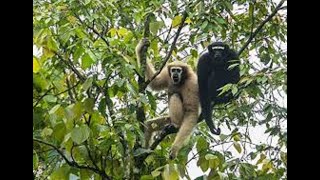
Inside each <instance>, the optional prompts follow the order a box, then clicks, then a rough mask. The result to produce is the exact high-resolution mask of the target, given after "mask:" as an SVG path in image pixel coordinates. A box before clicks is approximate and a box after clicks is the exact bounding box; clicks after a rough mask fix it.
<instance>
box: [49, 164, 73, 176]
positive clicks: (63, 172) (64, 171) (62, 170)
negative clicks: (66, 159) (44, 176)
mask: <svg viewBox="0 0 320 180" xmlns="http://www.w3.org/2000/svg"><path fill="white" fill-rule="evenodd" d="M70 170H71V169H70V166H69V165H67V164H63V165H62V166H61V167H59V168H58V169H57V170H55V171H54V172H53V173H52V174H51V175H50V179H59V180H69V173H70Z"/></svg>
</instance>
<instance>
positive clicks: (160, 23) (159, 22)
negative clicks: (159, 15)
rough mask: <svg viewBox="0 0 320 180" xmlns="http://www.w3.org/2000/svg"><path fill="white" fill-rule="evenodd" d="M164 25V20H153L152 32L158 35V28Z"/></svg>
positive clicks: (151, 24)
mask: <svg viewBox="0 0 320 180" xmlns="http://www.w3.org/2000/svg"><path fill="white" fill-rule="evenodd" d="M163 26H164V24H163V22H162V21H157V22H151V23H150V31H151V33H152V34H154V35H156V34H157V33H158V30H159V29H160V28H161V27H163Z"/></svg>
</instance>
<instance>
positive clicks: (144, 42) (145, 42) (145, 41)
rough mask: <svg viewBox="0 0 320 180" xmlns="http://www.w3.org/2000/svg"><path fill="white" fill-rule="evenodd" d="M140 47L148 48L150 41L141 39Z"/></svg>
mask: <svg viewBox="0 0 320 180" xmlns="http://www.w3.org/2000/svg"><path fill="white" fill-rule="evenodd" d="M141 43H142V46H150V41H149V39H148V38H143V39H141Z"/></svg>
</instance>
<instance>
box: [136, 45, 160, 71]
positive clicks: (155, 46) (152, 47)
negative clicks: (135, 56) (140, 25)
mask: <svg viewBox="0 0 320 180" xmlns="http://www.w3.org/2000/svg"><path fill="white" fill-rule="evenodd" d="M150 48H151V49H152V50H153V52H154V55H155V56H157V55H158V54H159V48H158V41H157V40H156V39H155V40H153V41H151V44H150ZM139 66H140V64H139Z"/></svg>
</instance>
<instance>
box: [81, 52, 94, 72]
mask: <svg viewBox="0 0 320 180" xmlns="http://www.w3.org/2000/svg"><path fill="white" fill-rule="evenodd" d="M93 63H94V60H93V59H92V58H91V57H90V55H89V54H88V53H86V54H85V55H84V56H83V57H82V62H81V67H82V68H83V69H84V70H86V69H88V68H89V67H91V65H92V64H93Z"/></svg>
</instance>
